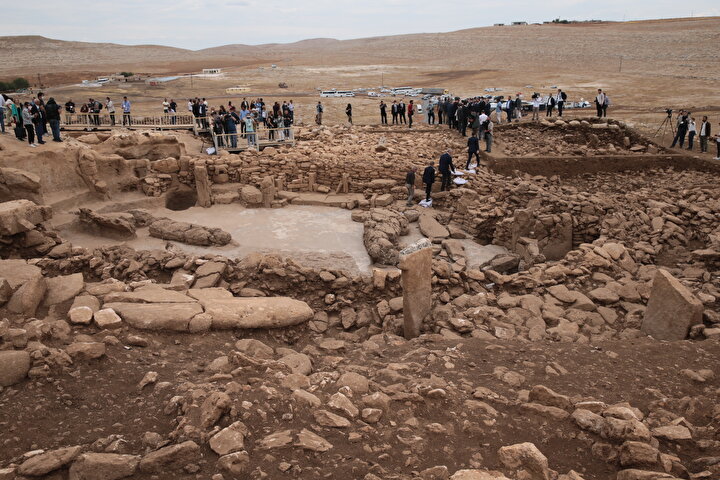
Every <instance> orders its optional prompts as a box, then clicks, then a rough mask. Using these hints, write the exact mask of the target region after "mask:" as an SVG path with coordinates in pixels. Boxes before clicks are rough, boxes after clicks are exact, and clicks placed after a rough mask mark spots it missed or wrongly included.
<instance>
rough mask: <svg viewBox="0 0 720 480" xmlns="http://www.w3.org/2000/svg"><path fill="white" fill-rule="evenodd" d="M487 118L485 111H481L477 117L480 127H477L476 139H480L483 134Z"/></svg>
mask: <svg viewBox="0 0 720 480" xmlns="http://www.w3.org/2000/svg"><path fill="white" fill-rule="evenodd" d="M488 118H489V117H488V116H487V115H485V112H482V113H481V114H480V116H479V117H478V123H479V124H480V127H479V128H478V140H482V139H483V135H485V122H487V121H488Z"/></svg>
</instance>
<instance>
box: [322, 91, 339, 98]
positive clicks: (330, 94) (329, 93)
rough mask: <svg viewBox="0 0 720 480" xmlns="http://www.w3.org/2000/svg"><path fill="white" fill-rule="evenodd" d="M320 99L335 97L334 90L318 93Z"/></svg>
mask: <svg viewBox="0 0 720 480" xmlns="http://www.w3.org/2000/svg"><path fill="white" fill-rule="evenodd" d="M320 96H321V97H335V96H336V95H335V90H323V91H322V92H320Z"/></svg>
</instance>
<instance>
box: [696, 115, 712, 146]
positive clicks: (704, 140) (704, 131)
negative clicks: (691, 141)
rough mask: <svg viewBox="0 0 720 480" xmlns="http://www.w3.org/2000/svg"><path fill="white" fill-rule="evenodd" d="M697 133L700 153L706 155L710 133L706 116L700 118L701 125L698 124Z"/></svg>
mask: <svg viewBox="0 0 720 480" xmlns="http://www.w3.org/2000/svg"><path fill="white" fill-rule="evenodd" d="M698 133H699V134H700V152H702V153H707V148H708V138H710V135H711V133H712V132H711V128H710V122H709V121H708V117H707V115H705V116H704V117H703V118H702V123H700V129H699V130H698Z"/></svg>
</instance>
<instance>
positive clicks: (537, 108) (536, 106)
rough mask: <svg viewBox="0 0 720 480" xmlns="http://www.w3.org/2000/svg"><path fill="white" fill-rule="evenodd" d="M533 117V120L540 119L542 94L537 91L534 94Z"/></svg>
mask: <svg viewBox="0 0 720 480" xmlns="http://www.w3.org/2000/svg"><path fill="white" fill-rule="evenodd" d="M532 109H533V114H532V119H533V121H540V95H538V94H537V93H535V94H533V96H532Z"/></svg>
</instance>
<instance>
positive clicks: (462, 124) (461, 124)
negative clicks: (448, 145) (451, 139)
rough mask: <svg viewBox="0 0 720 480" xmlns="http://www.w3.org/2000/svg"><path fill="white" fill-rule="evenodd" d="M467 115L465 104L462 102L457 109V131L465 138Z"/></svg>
mask: <svg viewBox="0 0 720 480" xmlns="http://www.w3.org/2000/svg"><path fill="white" fill-rule="evenodd" d="M468 113H469V111H468V107H467V103H466V102H464V101H463V102H462V103H461V104H460V106H459V107H458V109H457V120H458V131H459V132H460V135H462V136H463V137H466V136H467V123H468Z"/></svg>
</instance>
